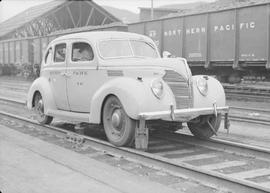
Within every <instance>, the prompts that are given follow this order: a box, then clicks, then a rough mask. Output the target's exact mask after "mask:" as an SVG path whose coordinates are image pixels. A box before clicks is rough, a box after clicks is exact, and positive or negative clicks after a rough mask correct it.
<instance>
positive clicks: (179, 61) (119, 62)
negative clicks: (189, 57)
mask: <svg viewBox="0 0 270 193" xmlns="http://www.w3.org/2000/svg"><path fill="white" fill-rule="evenodd" d="M99 66H100V67H112V68H114V67H120V68H121V69H125V67H126V68H129V67H136V69H139V68H140V70H143V68H145V69H149V68H153V70H154V69H157V68H159V69H164V70H174V71H176V72H178V73H179V74H181V75H182V76H183V77H184V78H186V79H189V77H190V76H191V72H190V69H189V67H188V65H187V64H186V61H185V60H184V59H183V58H124V59H123V58H121V59H108V60H101V61H100V62H99Z"/></svg>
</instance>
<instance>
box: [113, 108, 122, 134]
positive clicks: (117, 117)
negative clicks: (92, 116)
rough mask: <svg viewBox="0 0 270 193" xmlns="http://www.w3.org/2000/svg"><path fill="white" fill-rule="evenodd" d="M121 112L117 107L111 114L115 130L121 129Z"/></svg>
mask: <svg viewBox="0 0 270 193" xmlns="http://www.w3.org/2000/svg"><path fill="white" fill-rule="evenodd" d="M121 120H122V113H121V111H120V110H119V109H116V110H115V111H114V112H113V114H112V126H113V127H114V128H116V129H117V130H119V129H121Z"/></svg>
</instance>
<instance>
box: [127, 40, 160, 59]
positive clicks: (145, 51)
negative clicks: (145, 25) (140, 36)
mask: <svg viewBox="0 0 270 193" xmlns="http://www.w3.org/2000/svg"><path fill="white" fill-rule="evenodd" d="M130 44H131V47H132V50H133V52H134V55H135V56H143V57H150V58H157V57H158V55H157V52H156V50H155V47H154V46H153V45H151V44H150V43H147V42H144V41H134V40H131V41H130Z"/></svg>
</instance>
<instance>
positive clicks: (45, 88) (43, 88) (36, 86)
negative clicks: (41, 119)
mask: <svg viewBox="0 0 270 193" xmlns="http://www.w3.org/2000/svg"><path fill="white" fill-rule="evenodd" d="M36 92H39V93H40V94H41V96H42V98H43V102H44V113H45V114H47V111H48V109H56V105H55V102H54V98H53V93H52V91H51V87H50V83H49V81H48V80H47V79H46V78H44V77H39V78H38V79H36V80H35V81H34V82H33V83H32V85H31V87H30V89H29V91H28V95H27V107H28V109H32V108H33V100H34V96H35V93H36Z"/></svg>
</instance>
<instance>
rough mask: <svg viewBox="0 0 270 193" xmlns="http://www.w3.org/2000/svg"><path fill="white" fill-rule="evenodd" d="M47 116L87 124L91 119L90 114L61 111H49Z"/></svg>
mask: <svg viewBox="0 0 270 193" xmlns="http://www.w3.org/2000/svg"><path fill="white" fill-rule="evenodd" d="M46 114H47V115H49V116H52V117H57V118H62V119H66V120H69V121H76V122H87V123H89V117H90V113H76V112H70V111H61V110H48V112H47V113H46Z"/></svg>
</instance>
